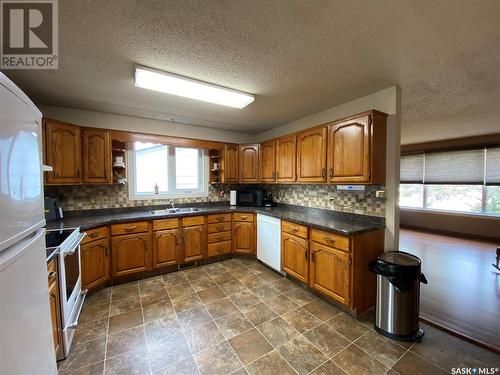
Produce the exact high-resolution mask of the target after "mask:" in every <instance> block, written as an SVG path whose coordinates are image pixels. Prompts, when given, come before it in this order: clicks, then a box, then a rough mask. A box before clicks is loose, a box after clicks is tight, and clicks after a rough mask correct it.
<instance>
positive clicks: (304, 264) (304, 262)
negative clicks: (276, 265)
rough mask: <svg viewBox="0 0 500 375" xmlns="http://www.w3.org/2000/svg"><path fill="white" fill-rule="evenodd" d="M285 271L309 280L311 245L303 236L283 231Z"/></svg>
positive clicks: (282, 247)
mask: <svg viewBox="0 0 500 375" xmlns="http://www.w3.org/2000/svg"><path fill="white" fill-rule="evenodd" d="M281 253H282V262H283V271H285V272H286V273H288V274H289V275H291V276H293V277H295V278H296V279H298V280H300V281H302V282H304V283H307V282H309V246H308V241H307V240H306V239H303V238H299V237H295V236H292V235H290V234H288V233H283V234H282V236H281Z"/></svg>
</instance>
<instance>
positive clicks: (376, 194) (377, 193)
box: [375, 190, 387, 198]
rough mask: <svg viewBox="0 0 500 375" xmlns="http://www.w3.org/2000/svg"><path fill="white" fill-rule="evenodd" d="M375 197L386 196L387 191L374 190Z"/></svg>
mask: <svg viewBox="0 0 500 375" xmlns="http://www.w3.org/2000/svg"><path fill="white" fill-rule="evenodd" d="M375 197H377V198H387V191H385V190H376V191H375Z"/></svg>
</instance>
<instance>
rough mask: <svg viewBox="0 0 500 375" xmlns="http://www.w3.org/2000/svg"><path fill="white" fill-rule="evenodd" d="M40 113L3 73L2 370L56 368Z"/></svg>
mask: <svg viewBox="0 0 500 375" xmlns="http://www.w3.org/2000/svg"><path fill="white" fill-rule="evenodd" d="M41 118H42V114H41V113H40V111H39V110H38V109H37V108H36V106H35V105H34V104H33V103H32V102H31V100H30V99H29V98H28V97H27V96H26V95H25V94H24V93H23V92H22V91H21V90H20V89H19V88H18V87H17V86H16V85H14V84H13V83H12V82H11V81H10V80H9V79H8V78H7V77H6V76H5V75H3V74H2V73H0V374H9V375H16V374H23V375H24V374H26V375H32V374H40V375H45V374H50V375H52V374H57V366H56V359H55V352H54V343H53V336H52V324H51V316H50V307H49V295H48V282H47V264H46V251H45V229H44V228H43V227H44V225H45V219H44V212H43V184H42V156H41Z"/></svg>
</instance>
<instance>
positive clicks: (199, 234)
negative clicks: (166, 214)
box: [182, 225, 206, 262]
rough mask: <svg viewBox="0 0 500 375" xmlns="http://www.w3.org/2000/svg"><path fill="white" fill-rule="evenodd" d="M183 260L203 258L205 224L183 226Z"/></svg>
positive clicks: (189, 260)
mask: <svg viewBox="0 0 500 375" xmlns="http://www.w3.org/2000/svg"><path fill="white" fill-rule="evenodd" d="M182 231H183V235H182V236H183V240H184V256H183V260H184V262H192V261H194V260H198V259H203V258H204V257H205V243H206V242H205V226H204V225H199V226H196V227H189V228H183V229H182Z"/></svg>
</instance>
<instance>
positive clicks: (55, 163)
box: [44, 119, 82, 185]
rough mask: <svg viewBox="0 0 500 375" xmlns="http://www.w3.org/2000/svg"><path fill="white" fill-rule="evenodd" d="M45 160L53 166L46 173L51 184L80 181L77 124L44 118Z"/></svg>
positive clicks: (79, 133)
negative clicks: (50, 170) (51, 169)
mask: <svg viewBox="0 0 500 375" xmlns="http://www.w3.org/2000/svg"><path fill="white" fill-rule="evenodd" d="M44 124H45V151H46V162H47V164H48V165H50V166H51V167H52V168H53V171H52V172H48V173H47V183H48V184H52V185H64V184H78V183H80V182H81V180H82V177H81V162H82V161H81V156H82V152H81V132H80V128H79V127H78V126H73V125H67V124H64V123H62V122H58V121H53V120H47V119H45V120H44Z"/></svg>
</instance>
